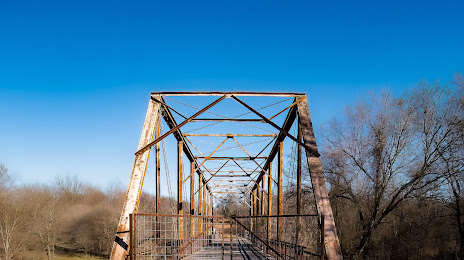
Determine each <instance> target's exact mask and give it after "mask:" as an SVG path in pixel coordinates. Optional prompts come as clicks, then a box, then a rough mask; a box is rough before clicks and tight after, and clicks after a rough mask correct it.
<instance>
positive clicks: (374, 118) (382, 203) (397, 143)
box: [324, 83, 456, 259]
mask: <svg viewBox="0 0 464 260" xmlns="http://www.w3.org/2000/svg"><path fill="white" fill-rule="evenodd" d="M451 95H452V93H451V92H450V91H448V90H447V89H446V88H445V87H442V86H440V85H438V84H426V83H421V85H420V86H419V87H418V88H417V89H415V90H413V91H411V92H410V93H409V94H407V95H404V96H403V97H402V98H399V99H397V98H393V97H391V95H390V94H389V93H384V94H383V95H382V96H381V97H380V98H378V97H373V98H372V99H371V100H370V101H360V102H359V103H357V104H356V106H355V107H354V108H347V110H346V114H345V118H344V119H343V120H333V121H332V122H331V124H330V127H329V128H328V129H326V130H325V131H324V137H325V145H324V147H325V150H324V155H325V167H326V171H327V173H328V175H329V176H328V177H329V181H330V182H331V188H332V189H331V193H332V195H333V196H334V197H336V198H338V199H343V200H346V201H347V202H349V203H350V205H351V206H353V207H355V208H356V210H357V214H358V223H359V226H360V231H359V233H358V234H357V237H358V241H359V243H358V245H357V255H358V257H359V258H363V259H365V258H367V257H368V251H369V246H370V241H371V238H372V236H373V233H374V232H375V230H376V229H377V228H378V227H379V226H380V225H381V224H382V223H383V221H384V220H385V218H386V217H387V216H388V215H389V214H391V213H392V212H394V211H395V210H396V209H397V208H398V207H399V206H400V205H402V203H404V202H405V201H406V200H407V199H409V198H412V197H414V196H417V195H418V194H421V195H425V196H426V195H427V194H429V193H430V192H432V191H433V190H434V188H436V185H438V184H439V183H440V182H441V181H443V178H444V177H446V176H445V173H444V171H443V169H441V168H440V165H441V164H440V162H441V157H442V155H443V154H446V153H447V152H448V151H449V149H450V142H452V136H453V133H454V130H455V127H456V126H455V124H453V123H450V120H449V115H448V113H449V112H450V111H453V110H455V108H454V107H453V106H452V104H451V103H450V102H448V101H449V99H450V96H451Z"/></svg>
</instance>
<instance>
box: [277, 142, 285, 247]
mask: <svg viewBox="0 0 464 260" xmlns="http://www.w3.org/2000/svg"><path fill="white" fill-rule="evenodd" d="M283 148H284V144H283V142H280V144H279V152H278V156H279V157H278V159H277V175H278V176H277V215H282V213H283V207H282V184H283V183H282V182H283V180H282V175H283V174H282V173H283V159H284V155H283ZM281 238H282V219H281V218H277V240H282V239H281Z"/></svg>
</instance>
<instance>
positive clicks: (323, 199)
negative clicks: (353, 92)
mask: <svg viewBox="0 0 464 260" xmlns="http://www.w3.org/2000/svg"><path fill="white" fill-rule="evenodd" d="M297 106H298V114H299V116H300V126H301V130H302V136H303V140H304V143H305V144H306V145H307V146H309V147H311V149H310V150H306V157H307V161H308V167H309V171H310V176H311V183H312V185H313V189H314V194H315V197H316V205H317V210H318V213H319V214H320V215H321V216H322V217H323V218H324V226H323V231H324V241H325V249H326V253H327V258H328V259H330V260H332V259H334V260H338V259H343V256H342V251H341V248H340V242H339V241H338V235H337V230H336V228H335V221H334V218H333V213H332V207H331V206H330V200H329V194H328V192H327V187H326V186H325V178H324V173H323V172H322V164H321V160H320V158H319V153H318V152H317V145H316V137H315V136H314V130H313V126H312V123H311V116H310V114H309V108H308V103H307V102H306V100H305V101H303V102H300V103H298V105H297Z"/></svg>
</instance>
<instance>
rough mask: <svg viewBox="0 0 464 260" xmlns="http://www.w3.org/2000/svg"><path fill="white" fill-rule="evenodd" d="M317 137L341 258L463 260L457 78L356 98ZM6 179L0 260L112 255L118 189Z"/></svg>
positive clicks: (226, 208)
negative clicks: (33, 255) (27, 255)
mask: <svg viewBox="0 0 464 260" xmlns="http://www.w3.org/2000/svg"><path fill="white" fill-rule="evenodd" d="M320 132H321V136H320V137H319V139H318V142H319V146H320V152H321V159H322V163H323V167H324V172H325V174H326V181H327V185H328V188H329V195H330V200H331V204H332V209H333V212H334V217H335V221H336V226H337V231H338V235H339V238H340V243H341V247H342V251H343V254H344V257H345V258H346V259H464V219H463V214H464V175H463V173H464V80H463V78H462V77H459V76H458V77H456V79H455V80H453V81H452V82H449V83H445V84H441V83H438V82H433V83H430V82H422V83H420V84H418V85H417V86H416V87H414V88H413V89H411V90H409V91H407V92H405V93H403V94H402V95H400V96H394V95H392V94H391V93H390V92H388V91H386V92H383V93H382V94H372V95H370V96H366V97H363V98H362V99H360V100H359V101H358V102H356V103H355V104H354V105H352V106H348V107H347V108H346V110H345V112H344V113H343V115H340V116H338V117H337V118H335V119H333V120H332V121H330V123H328V124H327V125H326V126H325V127H323V128H322V129H321V131H320ZM294 155H295V153H293V154H290V155H288V157H290V158H289V159H290V160H288V162H289V163H288V165H287V166H286V167H285V169H284V173H285V181H286V184H285V186H284V203H283V204H284V213H285V214H292V213H295V210H296V208H295V205H296V203H295V201H296V185H295V182H296V178H295V177H294V176H295V175H294V174H295V165H296V163H295V159H294ZM303 160H305V158H303ZM302 165H303V166H304V165H305V163H303V164H302ZM308 172H309V171H308V169H307V168H306V169H303V173H304V174H303V185H302V187H303V197H302V201H303V203H302V206H303V210H302V213H304V214H310V213H314V212H315V210H316V209H315V205H314V199H313V198H314V197H313V195H312V187H311V183H310V178H309V174H308ZM13 179H14V178H13V176H11V175H10V174H9V173H8V169H7V167H6V166H5V165H3V164H0V259H5V260H9V259H16V258H20V257H22V256H23V255H24V253H25V252H30V251H33V252H41V254H43V255H44V256H48V259H53V257H54V254H55V252H56V251H57V250H58V251H60V252H80V253H85V254H93V255H101V256H108V255H109V253H110V250H111V246H112V243H113V240H114V236H115V230H116V227H117V222H118V220H119V216H120V212H121V211H120V210H121V207H122V203H123V201H124V196H125V191H124V190H122V189H120V188H108V189H106V190H102V189H100V188H96V187H94V186H92V185H90V184H86V183H83V182H81V181H80V180H79V179H78V178H76V177H71V176H65V177H62V178H57V179H56V181H55V182H54V183H52V184H50V185H42V184H40V185H39V184H36V185H26V186H17V185H15V184H14V181H13ZM273 190H274V191H276V189H273ZM273 198H274V199H275V198H276V196H273ZM276 204H277V203H275V202H273V203H272V205H273V207H275V205H276ZM161 205H162V209H161V212H162V213H172V212H175V205H176V203H175V201H173V200H172V199H169V198H167V197H163V198H162V203H161ZM140 207H141V208H140V210H139V211H140V212H144V213H153V211H154V198H153V197H152V196H150V195H148V194H145V193H143V195H142V201H141V203H140ZM274 211H275V210H274ZM215 212H218V213H222V214H225V215H248V214H249V209H248V208H247V207H246V206H245V203H240V202H239V201H237V200H236V199H229V200H226V201H223V202H222V203H219V204H217V208H216V209H215ZM303 232H305V231H303Z"/></svg>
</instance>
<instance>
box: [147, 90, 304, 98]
mask: <svg viewBox="0 0 464 260" xmlns="http://www.w3.org/2000/svg"><path fill="white" fill-rule="evenodd" d="M151 94H152V95H161V96H223V95H235V96H257V97H263V96H267V97H294V96H300V95H305V94H304V93H290V92H287V93H285V92H217V91H214V92H195V91H181V92H179V91H164V92H152V93H151Z"/></svg>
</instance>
